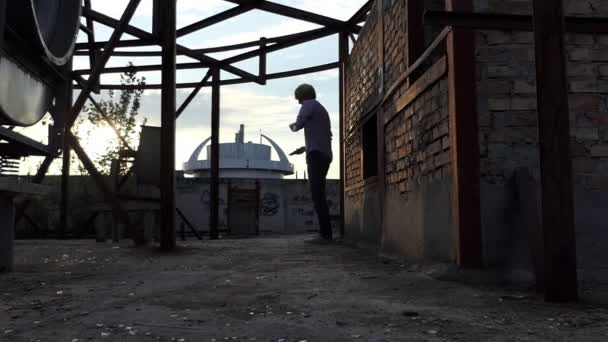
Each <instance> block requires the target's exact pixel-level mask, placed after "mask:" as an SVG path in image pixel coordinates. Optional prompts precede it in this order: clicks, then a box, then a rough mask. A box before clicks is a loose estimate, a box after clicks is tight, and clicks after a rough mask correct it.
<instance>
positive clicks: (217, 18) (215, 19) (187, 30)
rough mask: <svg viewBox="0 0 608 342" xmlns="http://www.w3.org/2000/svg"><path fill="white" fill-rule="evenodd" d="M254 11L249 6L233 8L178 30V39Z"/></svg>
mask: <svg viewBox="0 0 608 342" xmlns="http://www.w3.org/2000/svg"><path fill="white" fill-rule="evenodd" d="M252 9H253V6H248V5H243V6H237V7H234V8H231V9H229V10H226V11H224V12H221V13H218V14H216V15H214V16H211V17H209V18H205V19H203V20H201V21H197V22H195V23H192V24H190V25H188V26H185V27H182V28H180V29H179V30H177V37H178V38H179V37H183V36H185V35H188V34H191V33H194V32H197V31H199V30H202V29H204V28H206V27H209V26H212V25H215V24H217V23H220V22H222V21H224V20H227V19H230V18H233V17H236V16H238V15H241V14H243V13H247V12H249V11H251V10H252Z"/></svg>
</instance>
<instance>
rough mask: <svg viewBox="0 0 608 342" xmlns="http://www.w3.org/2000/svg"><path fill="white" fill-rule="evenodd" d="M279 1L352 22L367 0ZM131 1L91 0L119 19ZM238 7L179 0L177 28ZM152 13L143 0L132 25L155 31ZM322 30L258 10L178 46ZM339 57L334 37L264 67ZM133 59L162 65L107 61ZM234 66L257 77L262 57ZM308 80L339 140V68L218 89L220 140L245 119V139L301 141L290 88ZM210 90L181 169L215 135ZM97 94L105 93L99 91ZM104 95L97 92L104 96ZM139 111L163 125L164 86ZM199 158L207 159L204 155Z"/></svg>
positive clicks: (195, 73) (34, 133)
mask: <svg viewBox="0 0 608 342" xmlns="http://www.w3.org/2000/svg"><path fill="white" fill-rule="evenodd" d="M274 2H276V3H281V4H284V5H289V6H293V7H298V8H300V9H303V10H306V11H311V12H315V13H318V14H322V15H325V16H330V17H333V18H337V19H340V20H347V19H348V18H350V17H351V16H352V15H353V14H354V13H355V12H356V11H357V10H358V9H359V8H360V7H361V6H362V5H363V4H364V3H365V0H334V1H327V0H326V1H323V0H274ZM126 4H127V1H125V0H112V1H108V0H92V6H93V9H94V10H96V11H98V12H101V13H104V14H106V15H109V16H111V17H113V18H117V19H118V18H119V17H120V15H121V14H122V11H123V9H124V8H125V6H126ZM234 6H235V5H234V4H232V3H230V2H226V1H222V0H205V1H200V0H178V2H177V7H178V8H177V9H178V14H177V26H178V28H179V27H183V26H186V25H188V24H191V23H193V22H196V21H199V20H201V19H204V18H206V17H209V16H211V15H214V14H217V13H219V12H221V11H224V10H227V9H230V8H232V7H234ZM151 15H152V0H142V2H141V4H140V5H139V8H138V10H137V12H136V14H135V17H134V18H133V20H132V21H131V25H133V26H136V27H138V28H141V29H143V30H146V31H148V32H150V31H151V26H152V19H151ZM318 27H319V26H317V25H315V24H311V23H307V22H303V21H299V20H295V19H291V18H286V17H282V16H279V15H276V14H272V13H267V12H263V11H259V10H253V11H250V12H247V13H245V14H243V15H241V16H238V17H235V18H232V19H229V20H227V21H225V22H222V23H220V24H217V25H214V26H212V27H209V28H206V29H204V30H201V31H199V32H196V33H193V34H190V35H187V36H184V37H181V38H180V39H179V40H178V43H179V44H183V45H186V46H188V47H189V48H204V47H215V46H222V45H228V44H236V43H242V42H248V41H252V40H257V39H259V38H260V37H267V38H270V37H276V36H282V35H286V34H291V33H297V32H301V31H306V30H311V29H315V28H318ZM95 30H96V35H97V40H107V39H108V38H109V36H110V35H111V33H112V30H111V29H109V28H107V27H105V26H103V25H99V24H97V25H96V26H95ZM133 38H134V37H132V36H129V35H128V34H125V35H123V37H122V39H133ZM84 40H85V36H84V34H81V35H80V36H79V38H78V41H84ZM134 49H135V50H137V49H140V50H148V51H149V50H159V48H156V47H145V48H132V49H122V50H124V51H128V50H134ZM245 51H247V50H239V51H233V52H229V53H221V54H211V55H210V56H211V57H214V58H216V59H224V58H227V57H230V56H232V55H236V54H240V53H242V52H245ZM337 60H338V38H337V35H334V36H330V37H326V38H323V39H320V40H317V41H314V42H311V43H307V44H302V45H299V46H296V47H292V48H289V49H286V50H283V51H279V52H274V53H271V54H269V55H268V67H267V69H268V73H275V72H280V71H287V70H292V69H297V68H304V67H310V66H315V65H319V64H325V63H331V62H336V61H337ZM191 61H192V60H191V59H189V58H187V57H183V56H180V57H178V63H180V62H191ZM129 62H133V63H134V64H135V65H145V64H160V58H156V57H147V58H133V57H121V58H118V57H114V58H112V59H110V61H109V62H108V64H107V65H108V66H125V65H127V64H128V63H129ZM235 66H238V67H240V68H243V69H244V70H246V71H248V72H251V73H253V74H256V75H257V74H258V70H257V69H258V60H257V58H253V59H250V60H248V61H243V62H240V63H237V64H235ZM88 68H89V62H88V58H87V57H75V59H74V69H75V70H77V69H88ZM206 71H207V70H206V69H193V70H180V71H178V72H177V81H178V83H181V82H198V81H200V80H201V79H202V77H203V76H204V75H205V73H206ZM138 75H140V76H145V77H146V80H147V83H149V84H152V83H160V81H161V78H160V72H154V73H152V72H146V73H140V74H138ZM119 77H120V75H119V74H108V75H102V78H101V81H102V83H104V84H117V83H119V80H120V78H119ZM234 77H235V76H234V75H232V74H229V73H226V72H222V75H221V78H222V79H230V78H234ZM304 82H306V83H310V84H312V85H314V86H315V88H316V89H317V94H318V99H319V101H320V102H321V103H322V104H323V105H324V106H325V107H326V108H327V110H328V112H329V113H330V119H331V122H332V130H333V135H334V137H338V136H339V135H338V119H339V118H338V70H337V69H336V70H329V71H324V72H319V73H315V74H309V75H303V76H297V77H293V78H287V79H279V80H272V81H269V82H268V84H267V85H266V86H261V85H257V84H243V85H233V86H223V87H222V88H221V113H220V117H221V119H220V142H233V140H234V133H235V132H236V131H238V128H239V125H240V124H244V125H245V126H246V132H245V140H246V141H254V142H259V139H260V138H259V134H260V130H261V132H262V133H263V134H265V135H267V136H269V137H270V138H272V139H273V140H274V141H276V142H277V143H278V144H279V145H280V146H281V147H282V148H283V150H284V151H285V152H286V153H289V152H291V151H293V150H295V149H296V148H298V147H300V146H303V145H304V136H303V132H298V133H292V132H291V131H290V130H289V128H288V125H289V124H290V123H291V122H293V121H295V117H296V115H297V112H298V109H299V105H298V103H297V102H296V101H295V100H294V98H293V90H294V89H295V87H296V86H297V85H299V84H301V83H304ZM190 91H191V90H190V89H178V91H177V104H176V106H177V107H179V106H180V104H181V103H182V101H183V100H184V99H185V98H186V97H187V96H188V94H189V93H190ZM210 95H211V94H210V89H209V88H205V89H204V90H203V91H201V92H200V93H199V95H198V96H197V97H196V99H195V100H194V101H193V102H192V103H191V104H190V105H189V107H188V108H187V109H186V111H184V113H183V114H182V116H181V117H180V118H179V119H178V121H177V141H176V145H177V146H176V159H177V160H176V168H177V169H178V170H180V169H181V168H182V163H183V162H185V161H186V160H188V159H189V158H190V155H191V154H192V152H193V150H194V149H195V148H196V147H197V146H198V145H199V144H200V143H201V142H202V141H203V140H205V139H206V138H207V137H209V136H210V134H211V129H210V127H211V116H210V111H211V96H210ZM75 96H76V95H75ZM99 96H104V95H103V93H102V94H101V95H99ZM99 96H97V97H98V98H99ZM140 115H141V116H142V117H145V118H146V119H147V122H148V125H153V126H159V125H160V91H158V90H150V91H146V92H145V93H144V95H143V97H142V107H141V110H140ZM20 131H21V132H22V133H23V134H25V135H28V136H31V137H34V138H38V137H40V136H44V135H45V132H46V128H45V127H44V126H42V125H41V124H37V125H36V126H33V127H29V128H25V129H20ZM113 138H114V136H113V133H112V131H111V129H109V128H107V127H105V128H101V129H98V130H95V131H94V135H93V136H92V137H91V138H90V139H86V138H84V137H83V140H82V144H83V145H84V147H85V149H87V151H88V152H89V153H90V155H91V156H92V157H95V156H96V155H98V154H99V153H101V152H103V151H104V150H105V149H106V148H107V145H104V143H103V142H104V141H108V140H110V139H113ZM338 148H339V144H338V140H337V139H335V138H334V142H333V150H334V155H335V156H336V158H335V159H334V162H333V163H332V166H331V168H330V171H329V175H328V177H329V178H339V162H338V155H339V153H338V151H339V150H338ZM200 157H201V158H206V155H205V152H203V154H202V155H201V156H200ZM274 158H276V155H274ZM290 161H291V163H293V164H294V165H295V169H296V170H297V171H299V174H300V175H301V174H302V173H303V172H304V171H305V169H306V163H305V159H304V157H303V156H295V157H291V158H290ZM35 170H36V161H35V160H30V161H29V162H27V163H24V164H23V166H22V170H21V172H22V173H25V174H27V173H35ZM58 172H59V162H57V163H56V164H55V165H53V167H52V168H51V170H50V173H58ZM294 177H295V176H294Z"/></svg>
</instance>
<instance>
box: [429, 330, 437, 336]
mask: <svg viewBox="0 0 608 342" xmlns="http://www.w3.org/2000/svg"><path fill="white" fill-rule="evenodd" d="M437 332H438V331H437V330H429V331H427V333H428V334H431V335H436V334H437Z"/></svg>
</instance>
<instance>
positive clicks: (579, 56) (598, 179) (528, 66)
mask: <svg viewBox="0 0 608 342" xmlns="http://www.w3.org/2000/svg"><path fill="white" fill-rule="evenodd" d="M564 4H565V8H566V11H567V14H568V15H576V16H607V15H608V3H607V2H606V1H601V0H586V1H581V0H576V1H574V0H565V1H564ZM475 6H476V8H475V10H476V11H480V12H510V13H521V14H530V13H532V1H531V0H525V1H524V0H510V1H504V0H501V1H493V0H488V1H481V0H478V1H475ZM532 42H533V35H532V33H525V32H503V31H479V32H478V33H477V34H476V63H477V82H478V86H477V90H478V99H479V110H478V112H479V124H480V147H481V174H482V179H483V180H484V181H486V182H489V183H495V184H503V183H505V182H508V180H509V179H510V178H511V176H512V174H513V171H514V170H515V169H517V168H519V167H527V168H529V169H530V170H531V171H532V173H533V174H534V175H535V177H536V178H537V179H538V178H539V177H540V170H539V168H540V165H539V149H538V123H537V117H536V116H537V114H536V81H535V79H536V77H535V57H534V46H533V43H532ZM566 43H567V54H568V78H569V82H570V92H571V93H570V96H569V100H570V108H571V120H570V121H571V137H572V144H571V146H572V158H573V167H574V173H575V183H576V184H578V185H582V186H584V187H585V188H587V189H593V190H602V189H603V190H608V36H601V35H581V34H568V35H567V37H566ZM556 72H557V71H556Z"/></svg>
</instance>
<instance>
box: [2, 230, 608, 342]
mask: <svg viewBox="0 0 608 342" xmlns="http://www.w3.org/2000/svg"><path fill="white" fill-rule="evenodd" d="M182 245H183V247H181V248H180V250H179V251H178V252H176V253H172V254H167V255H161V254H160V253H158V252H157V251H155V250H152V249H134V248H129V247H128V246H127V245H126V244H125V245H121V246H120V247H118V246H113V245H110V244H102V245H100V244H95V243H94V242H90V241H67V242H52V241H27V242H18V244H17V270H18V272H17V273H13V274H8V275H0V341H7V342H8V341H68V342H70V341H73V342H82V341H218V342H219V341H284V342H292V341H296V342H298V341H308V342H312V341H322V342H325V341H330V342H334V341H335V342H338V341H378V342H379V341H606V340H608V310H606V309H605V308H602V307H599V306H591V305H582V304H581V305H550V304H545V303H543V302H542V301H541V300H539V299H538V298H536V297H535V296H534V295H531V294H530V293H520V292H515V291H513V290H507V289H504V288H502V289H500V288H496V287H494V288H493V287H489V286H485V287H481V286H471V285H464V284H463V283H456V282H446V281H439V280H435V279H433V278H431V277H429V276H428V275H427V274H426V273H425V272H421V271H420V270H421V269H420V268H416V267H413V266H412V265H403V264H400V263H397V262H393V261H388V260H384V259H380V258H378V257H375V256H373V255H371V254H369V253H367V252H364V251H361V250H357V249H353V248H350V247H346V246H311V245H307V244H305V243H304V242H303V241H302V238H300V237H298V238H293V237H292V238H268V239H254V240H222V241H217V242H209V241H206V242H202V243H200V242H188V243H187V244H182ZM429 269H432V268H425V270H429Z"/></svg>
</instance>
